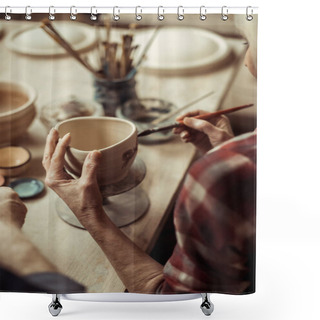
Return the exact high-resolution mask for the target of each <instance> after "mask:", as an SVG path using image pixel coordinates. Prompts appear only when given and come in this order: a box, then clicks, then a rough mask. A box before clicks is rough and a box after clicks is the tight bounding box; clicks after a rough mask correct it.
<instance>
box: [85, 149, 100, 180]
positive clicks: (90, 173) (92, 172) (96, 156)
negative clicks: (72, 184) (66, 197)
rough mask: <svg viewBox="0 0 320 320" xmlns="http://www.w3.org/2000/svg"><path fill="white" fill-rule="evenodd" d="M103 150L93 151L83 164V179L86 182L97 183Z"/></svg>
mask: <svg viewBox="0 0 320 320" xmlns="http://www.w3.org/2000/svg"><path fill="white" fill-rule="evenodd" d="M100 160H101V152H100V151H96V150H95V151H91V152H90V153H89V154H88V155H87V157H86V159H85V161H84V164H83V167H82V174H81V178H80V179H81V180H82V182H83V183H85V184H91V183H96V181H97V168H98V166H99V164H100Z"/></svg>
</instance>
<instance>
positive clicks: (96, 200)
mask: <svg viewBox="0 0 320 320" xmlns="http://www.w3.org/2000/svg"><path fill="white" fill-rule="evenodd" d="M70 141H71V137H70V134H66V135H65V136H64V137H63V138H61V139H59V134H58V132H57V131H56V130H55V129H51V131H50V133H49V135H48V137H47V141H46V146H45V150H44V155H43V160H42V164H43V167H44V168H45V170H46V180H45V182H46V184H47V185H48V186H49V187H50V188H51V189H52V190H54V191H55V192H56V193H57V194H58V196H59V197H60V198H61V199H63V200H64V202H65V203H66V204H67V205H68V207H69V208H70V209H71V210H72V211H73V213H74V214H75V215H76V217H77V218H78V220H79V221H80V222H81V223H82V225H83V226H84V227H86V226H88V227H89V226H90V225H92V224H95V223H96V222H97V221H98V220H99V219H100V218H101V216H100V215H101V214H102V212H103V209H102V197H101V193H100V190H99V186H98V183H97V178H96V170H97V167H98V165H99V162H100V159H101V154H100V152H99V151H92V152H90V153H89V154H88V156H87V158H86V159H85V162H84V164H83V168H82V174H81V177H80V178H79V179H73V178H72V177H71V176H70V175H69V174H68V173H67V172H66V171H65V170H64V155H65V152H66V149H67V147H68V145H69V143H70Z"/></svg>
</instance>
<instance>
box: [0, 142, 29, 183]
mask: <svg viewBox="0 0 320 320" xmlns="http://www.w3.org/2000/svg"><path fill="white" fill-rule="evenodd" d="M30 160H31V153H30V152H29V150H28V149H26V148H23V147H20V146H8V147H2V148H0V175H3V176H7V177H8V176H10V177H15V176H18V175H20V174H22V173H23V172H24V171H25V170H26V169H27V168H28V166H29V164H30Z"/></svg>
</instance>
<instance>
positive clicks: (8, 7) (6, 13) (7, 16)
mask: <svg viewBox="0 0 320 320" xmlns="http://www.w3.org/2000/svg"><path fill="white" fill-rule="evenodd" d="M8 12H9V13H11V12H12V11H11V9H10V6H6V7H5V9H4V18H5V19H6V20H7V21H9V20H11V16H10V15H9V14H8Z"/></svg>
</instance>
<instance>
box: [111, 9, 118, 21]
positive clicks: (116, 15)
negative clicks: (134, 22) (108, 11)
mask: <svg viewBox="0 0 320 320" xmlns="http://www.w3.org/2000/svg"><path fill="white" fill-rule="evenodd" d="M116 9H117V10H118V13H117V14H116ZM119 13H120V10H119V8H118V7H117V6H115V7H113V17H112V19H113V20H114V21H119V20H120V16H119Z"/></svg>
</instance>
